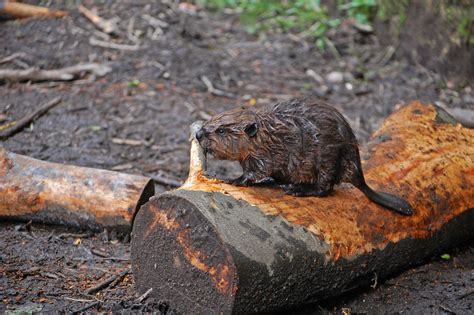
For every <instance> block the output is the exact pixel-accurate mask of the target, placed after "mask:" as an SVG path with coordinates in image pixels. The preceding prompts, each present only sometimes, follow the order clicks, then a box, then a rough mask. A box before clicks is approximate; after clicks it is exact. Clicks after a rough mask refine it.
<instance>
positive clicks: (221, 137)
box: [196, 107, 258, 161]
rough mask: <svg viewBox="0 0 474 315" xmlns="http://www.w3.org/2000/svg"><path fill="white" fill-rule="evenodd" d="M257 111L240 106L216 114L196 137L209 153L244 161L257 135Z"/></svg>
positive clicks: (219, 157)
mask: <svg viewBox="0 0 474 315" xmlns="http://www.w3.org/2000/svg"><path fill="white" fill-rule="evenodd" d="M256 118H257V117H256V113H255V111H252V110H251V109H249V108H245V107H240V108H236V109H232V110H229V111H226V112H223V113H221V114H219V115H216V116H214V117H212V118H211V119H209V120H208V121H207V122H205V123H204V125H203V126H202V128H201V129H199V130H198V131H197V132H196V139H197V140H198V141H199V144H200V145H201V147H202V148H203V149H204V152H205V153H206V154H207V153H209V154H212V155H213V156H214V157H215V158H217V159H220V160H237V161H243V160H245V159H246V158H247V157H248V155H249V148H250V147H251V146H252V140H253V139H252V138H254V137H255V136H256V135H257V132H258V123H257V119H256Z"/></svg>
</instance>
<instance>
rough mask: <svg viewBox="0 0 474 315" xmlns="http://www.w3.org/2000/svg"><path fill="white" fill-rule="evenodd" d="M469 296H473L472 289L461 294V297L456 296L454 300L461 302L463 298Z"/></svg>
mask: <svg viewBox="0 0 474 315" xmlns="http://www.w3.org/2000/svg"><path fill="white" fill-rule="evenodd" d="M471 294H474V289H471V290H469V291H467V292H465V293H464V294H461V295H460V296H458V297H457V298H456V299H457V300H462V299H464V298H465V297H468V296H469V295H471Z"/></svg>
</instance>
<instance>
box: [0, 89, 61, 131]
mask: <svg viewBox="0 0 474 315" xmlns="http://www.w3.org/2000/svg"><path fill="white" fill-rule="evenodd" d="M60 102H61V98H60V97H56V98H54V99H52V100H51V101H48V102H46V103H44V104H41V105H40V106H39V107H38V108H37V109H36V110H34V111H33V112H32V113H30V114H28V115H26V116H24V117H23V118H21V119H20V120H18V121H15V122H13V124H12V123H9V125H11V126H10V127H8V128H5V129H3V130H2V129H1V126H0V140H5V139H7V138H9V137H11V136H13V135H14V134H16V133H18V132H20V131H21V130H22V129H23V128H25V127H26V126H28V125H29V124H30V123H31V122H33V121H34V120H35V119H37V118H38V117H40V116H42V115H44V114H45V113H46V112H47V111H48V110H50V109H51V108H53V107H54V106H56V105H58V104H59V103H60Z"/></svg>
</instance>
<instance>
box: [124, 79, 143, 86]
mask: <svg viewBox="0 0 474 315" xmlns="http://www.w3.org/2000/svg"><path fill="white" fill-rule="evenodd" d="M127 85H128V87H130V88H131V87H137V86H139V85H140V81H139V80H136V79H135V80H132V81H130V82H128V83H127Z"/></svg>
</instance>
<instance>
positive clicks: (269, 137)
mask: <svg viewBox="0 0 474 315" xmlns="http://www.w3.org/2000/svg"><path fill="white" fill-rule="evenodd" d="M196 139H197V140H198V141H199V144H200V145H201V147H202V148H203V150H204V153H205V154H211V155H213V156H214V157H215V158H216V159H221V160H236V161H239V162H240V165H241V166H242V169H243V174H242V175H241V176H240V177H238V178H236V179H233V180H230V181H229V182H230V183H232V184H235V185H241V186H248V185H259V184H270V183H273V184H278V185H280V186H281V187H282V188H283V189H284V190H285V192H286V193H287V194H289V195H293V196H319V197H324V196H327V195H329V194H330V193H331V192H332V191H333V188H334V185H335V184H339V183H341V182H349V183H351V184H352V185H354V186H355V187H357V188H358V189H359V190H361V191H362V192H363V193H364V194H365V195H366V196H367V197H368V198H369V199H370V200H372V201H373V202H375V203H377V204H379V205H381V206H384V207H386V208H388V209H390V210H393V211H396V212H398V213H401V214H405V215H410V214H412V213H413V209H412V207H411V206H410V204H408V202H406V201H405V200H404V199H402V198H400V197H397V196H394V195H391V194H388V193H385V192H377V191H374V190H373V189H371V188H370V187H369V186H368V185H367V183H366V182H365V179H364V174H363V172H362V165H361V162H360V156H359V149H358V144H357V140H356V138H355V136H354V133H353V131H352V129H351V127H350V125H349V123H348V122H347V121H346V119H345V118H344V117H343V116H342V114H341V113H339V112H338V111H337V110H336V109H335V108H334V107H332V106H331V105H329V104H327V103H326V102H323V101H319V100H316V101H311V102H306V101H305V100H300V99H293V100H290V101H284V102H278V103H276V104H274V105H267V106H262V107H258V108H248V107H239V108H236V109H232V110H229V111H225V112H223V113H221V114H218V115H216V116H214V117H212V118H211V119H210V120H208V121H207V122H205V123H204V124H203V126H202V128H201V129H199V130H197V131H196Z"/></svg>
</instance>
